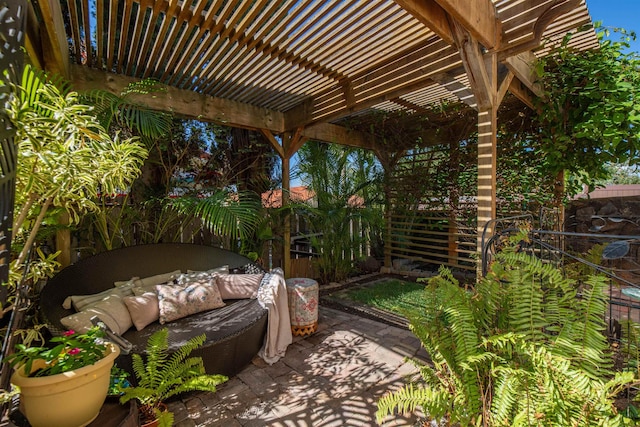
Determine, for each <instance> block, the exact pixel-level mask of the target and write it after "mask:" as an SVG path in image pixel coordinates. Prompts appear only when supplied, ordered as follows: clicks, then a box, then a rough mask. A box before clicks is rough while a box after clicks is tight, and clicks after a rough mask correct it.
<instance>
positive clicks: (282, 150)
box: [260, 128, 307, 278]
mask: <svg viewBox="0 0 640 427" xmlns="http://www.w3.org/2000/svg"><path fill="white" fill-rule="evenodd" d="M302 131H303V128H298V129H296V131H295V132H285V133H284V134H283V135H282V144H280V143H279V142H278V140H277V139H276V138H275V136H274V135H273V134H272V133H271V131H270V130H268V129H260V132H262V134H263V135H264V136H265V137H266V138H267V139H268V140H269V142H270V143H271V145H272V146H273V148H274V149H275V150H276V152H277V153H278V155H279V156H280V159H281V160H282V200H281V202H282V207H285V206H287V205H288V204H289V201H290V194H291V157H293V155H294V154H295V153H296V151H298V150H299V149H300V147H302V145H303V144H304V143H305V142H306V141H307V137H305V136H303V135H302ZM283 229H284V230H283V235H282V240H283V242H282V251H283V253H282V264H283V265H282V269H283V271H284V277H287V278H288V277H289V275H290V274H291V216H290V214H289V212H287V213H286V214H285V217H284V224H283Z"/></svg>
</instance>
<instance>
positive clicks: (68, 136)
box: [7, 67, 147, 281]
mask: <svg viewBox="0 0 640 427" xmlns="http://www.w3.org/2000/svg"><path fill="white" fill-rule="evenodd" d="M16 91H17V93H19V94H20V95H19V96H15V97H13V98H12V99H11V100H10V102H9V103H8V107H7V111H8V113H9V117H10V119H11V120H12V122H13V123H14V125H15V127H16V137H15V141H16V144H17V147H18V170H17V178H16V197H15V200H16V215H15V217H14V222H13V227H12V233H13V238H14V239H15V240H16V241H17V247H21V248H22V249H21V251H20V253H19V254H17V256H16V257H15V258H14V260H13V261H12V266H11V270H12V271H14V272H17V271H22V265H23V262H24V261H25V259H26V256H27V253H28V251H29V250H30V248H31V247H32V245H33V243H34V242H35V241H36V238H37V236H38V232H39V231H40V227H41V225H42V224H46V223H51V222H55V218H54V219H53V221H52V219H51V218H50V217H49V216H48V215H50V214H60V213H61V212H65V213H68V214H69V215H70V218H71V221H72V222H77V221H78V220H79V218H80V215H81V214H83V213H85V212H88V211H91V210H95V209H96V208H97V205H96V203H95V198H96V196H97V194H99V193H107V194H113V193H117V192H118V190H119V189H123V188H127V187H128V186H129V185H130V184H131V182H132V181H133V180H134V179H135V178H136V177H137V176H138V174H139V173H140V167H141V165H142V163H143V161H144V158H145V157H146V155H147V151H146V149H145V148H144V147H142V146H141V145H140V144H139V143H138V142H137V141H136V140H135V139H132V138H130V139H124V140H123V139H121V138H120V137H119V136H118V135H115V137H113V138H111V137H110V136H109V135H108V134H107V133H106V131H105V130H104V128H103V127H102V126H101V125H100V123H98V121H97V120H96V119H95V117H94V116H93V115H92V107H90V106H88V105H84V104H82V103H81V102H80V98H79V95H78V94H77V93H76V92H70V91H68V90H67V88H66V86H65V85H63V84H59V83H57V82H54V81H51V80H48V79H47V76H46V75H45V74H43V73H40V72H36V71H34V70H33V69H32V68H30V67H26V68H25V72H24V76H23V86H22V87H21V88H16ZM52 208H56V209H52ZM14 277H15V275H14ZM32 279H34V281H37V279H38V278H35V277H32Z"/></svg>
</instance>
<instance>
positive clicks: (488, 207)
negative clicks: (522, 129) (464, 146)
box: [477, 107, 498, 273]
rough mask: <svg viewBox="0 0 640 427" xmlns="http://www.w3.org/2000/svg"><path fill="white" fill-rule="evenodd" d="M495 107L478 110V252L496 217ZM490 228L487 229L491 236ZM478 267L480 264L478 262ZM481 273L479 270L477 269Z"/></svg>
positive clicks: (496, 120) (479, 252)
mask: <svg viewBox="0 0 640 427" xmlns="http://www.w3.org/2000/svg"><path fill="white" fill-rule="evenodd" d="M496 110H497V108H494V107H490V108H485V109H482V110H480V111H478V214H477V220H478V243H477V250H478V254H481V253H482V252H481V251H482V233H483V232H484V229H485V225H486V224H487V223H488V222H489V221H491V220H493V219H495V217H496V157H497V137H496V133H497V122H498V119H497V114H496ZM491 231H492V230H487V233H488V236H491ZM479 268H480V269H481V268H482V266H481V264H479ZM478 272H479V273H481V270H478Z"/></svg>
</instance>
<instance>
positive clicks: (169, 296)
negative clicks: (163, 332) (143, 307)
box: [156, 279, 225, 324]
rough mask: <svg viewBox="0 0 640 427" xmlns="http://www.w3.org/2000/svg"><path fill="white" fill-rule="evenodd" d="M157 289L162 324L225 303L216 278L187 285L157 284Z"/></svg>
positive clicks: (221, 305)
mask: <svg viewBox="0 0 640 427" xmlns="http://www.w3.org/2000/svg"><path fill="white" fill-rule="evenodd" d="M156 290H157V292H158V308H159V310H160V318H159V321H160V323H161V324H164V323H166V322H171V321H172V320H176V319H180V318H182V317H186V316H189V315H191V314H195V313H199V312H201V311H206V310H212V309H214V308H219V307H223V306H224V305H225V304H224V302H222V297H220V291H219V290H218V286H217V285H216V282H215V279H213V280H209V281H203V282H192V283H189V284H187V285H185V286H180V285H157V286H156Z"/></svg>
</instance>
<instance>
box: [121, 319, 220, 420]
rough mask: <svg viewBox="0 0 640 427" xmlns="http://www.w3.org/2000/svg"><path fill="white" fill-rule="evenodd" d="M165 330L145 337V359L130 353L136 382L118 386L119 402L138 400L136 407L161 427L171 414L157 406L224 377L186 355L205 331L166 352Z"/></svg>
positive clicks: (207, 388)
mask: <svg viewBox="0 0 640 427" xmlns="http://www.w3.org/2000/svg"><path fill="white" fill-rule="evenodd" d="M168 336H169V330H168V329H167V328H163V329H160V330H158V331H156V332H154V333H153V334H152V335H151V336H150V337H149V340H148V341H147V348H146V352H145V359H146V360H145V359H143V356H141V355H140V354H132V359H133V373H134V374H135V377H136V379H137V385H135V386H132V387H125V388H122V389H121V392H122V395H121V396H120V403H126V402H128V401H130V400H132V399H135V400H137V401H138V405H139V408H140V411H141V413H142V415H143V416H144V417H146V418H147V419H148V420H153V419H156V418H157V419H158V420H159V422H160V423H159V425H160V426H161V427H170V426H171V425H172V424H173V414H172V413H171V412H169V411H163V410H161V407H162V404H163V403H164V402H165V401H166V400H167V399H168V398H170V397H172V396H176V395H178V394H180V393H185V392H188V391H195V390H200V391H211V392H215V391H216V386H217V385H219V384H222V383H223V382H225V381H227V379H228V378H227V377H226V376H224V375H207V374H206V373H205V370H204V365H203V363H202V358H201V357H189V356H190V354H191V352H192V351H193V350H195V349H196V348H198V347H200V346H201V345H202V344H203V343H204V342H205V339H206V337H205V335H204V334H203V335H200V336H197V337H193V338H191V339H190V340H189V341H187V342H186V343H185V344H184V345H182V346H181V347H180V348H179V349H178V350H176V351H175V352H174V353H169V343H168Z"/></svg>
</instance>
